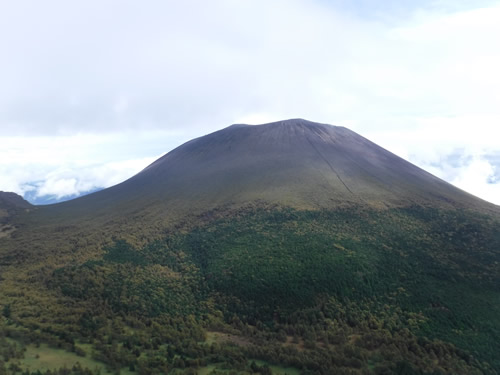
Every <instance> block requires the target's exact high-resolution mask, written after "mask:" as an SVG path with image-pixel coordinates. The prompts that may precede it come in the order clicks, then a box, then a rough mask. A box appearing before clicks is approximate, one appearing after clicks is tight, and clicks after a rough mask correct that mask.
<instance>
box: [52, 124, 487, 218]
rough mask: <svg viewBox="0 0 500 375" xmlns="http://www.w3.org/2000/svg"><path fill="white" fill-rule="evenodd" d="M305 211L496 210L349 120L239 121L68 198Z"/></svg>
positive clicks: (97, 204)
mask: <svg viewBox="0 0 500 375" xmlns="http://www.w3.org/2000/svg"><path fill="white" fill-rule="evenodd" d="M256 201H258V202H265V203H268V204H279V205H284V206H289V207H294V208H298V209H324V208H327V209H330V208H335V207H342V206H345V205H361V206H367V207H372V208H373V207H376V208H388V207H403V206H411V205H420V206H439V207H449V208H457V207H461V208H473V209H478V210H484V209H486V210H496V208H495V207H494V206H493V205H489V204H487V203H486V202H484V201H482V200H480V199H478V198H476V197H473V196H472V195H470V194H467V193H465V192H463V191H461V190H459V189H457V188H456V187H454V186H452V185H450V184H448V183H446V182H444V181H442V180H440V179H439V178H437V177H435V176H432V175H431V174H429V173H427V172H425V171H424V170H422V169H420V168H418V167H416V166H415V165H413V164H411V163H409V162H407V161H405V160H403V159H401V158H400V157H398V156H396V155H394V154H392V153H390V152H389V151H387V150H385V149H383V148H381V147H379V146H377V145H376V144H374V143H373V142H370V141H369V140H367V139H366V138H363V137H362V136H360V135H359V134H356V133H355V132H353V131H351V130H349V129H347V128H345V127H340V126H332V125H327V124H321V123H316V122H312V121H308V120H304V119H300V118H298V119H289V120H283V121H276V122H272V123H267V124H262V125H245V124H234V125H231V126H229V127H227V128H224V129H222V130H219V131H216V132H214V133H211V134H208V135H205V136H202V137H199V138H196V139H193V140H191V141H189V142H186V143H184V144H183V145H181V146H179V147H177V148H176V149H174V150H172V151H170V152H169V153H167V154H166V155H165V156H163V157H161V158H160V159H158V160H156V161H155V162H154V163H152V164H151V165H149V166H148V167H147V168H145V169H144V170H143V171H142V172H140V173H139V174H137V175H136V176H134V177H132V178H131V179H129V180H127V181H125V182H123V183H122V184H119V185H117V186H114V187H112V188H109V189H105V190H103V191H100V192H98V193H95V194H90V195H88V196H86V197H82V198H79V199H77V200H75V201H73V202H68V203H63V204H62V205H63V206H62V207H68V209H70V208H71V206H73V205H81V206H82V208H83V209H85V210H91V209H94V210H95V211H100V210H105V209H106V210H109V209H110V207H111V208H113V207H119V208H120V210H124V212H127V211H131V212H132V211H133V212H139V211H148V210H149V209H150V208H151V207H154V210H157V211H161V212H163V213H162V215H165V216H166V217H180V216H182V215H185V214H186V212H189V213H193V214H196V213H198V214H200V213H203V212H205V211H207V210H211V209H213V208H216V207H221V206H222V207H227V206H241V205H246V204H250V203H252V202H256Z"/></svg>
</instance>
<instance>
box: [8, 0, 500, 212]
mask: <svg viewBox="0 0 500 375" xmlns="http://www.w3.org/2000/svg"><path fill="white" fill-rule="evenodd" d="M499 20H500V2H499V1H482V0H474V1H470V0H454V1H448V0H441V1H431V0H423V1H409V0H400V1H392V0H391V1H375V0H373V1H370V0H344V1H342V0H334V1H331V0H316V1H314V0H308V1H300V0H265V1H264V0H234V1H231V0H211V1H203V0H199V1H192V0H187V1H168V0H166V1H160V0H158V1H154V0H143V1H127V0H116V1H112V0H99V1H94V0H85V1H83V0H82V1H76V0H75V1H67V0H60V1H53V0H44V1H38V0H32V1H26V0H16V1H10V0H0V53H1V55H0V57H1V58H0V145H1V146H0V190H3V191H15V192H17V193H20V194H27V193H30V194H31V195H32V196H37V195H38V196H45V195H53V196H56V197H58V198H64V197H68V196H72V195H77V194H80V193H83V192H85V191H89V190H92V189H95V188H98V187H108V186H111V185H113V184H116V183H118V182H121V181H123V180H124V179H126V178H128V177H130V176H132V175H133V174H135V173H137V172H138V171H140V170H141V169H142V168H144V167H145V166H146V165H148V164H149V163H150V162H152V161H154V160H155V159H156V158H157V157H159V156H161V155H162V154H164V153H165V152H167V151H170V150H171V149H173V148H174V147H176V146H178V145H179V144H181V143H182V142H184V141H187V140H189V139H191V138H193V137H197V136H201V135H204V134H207V133H209V132H212V131H215V130H218V129H220V128H223V127H226V126H229V125H231V124H233V123H242V122H243V123H250V124H259V123H264V122H269V121H275V120H280V119H287V118H295V117H300V118H305V119H308V120H311V121H317V122H324V123H329V124H333V125H343V126H346V127H349V128H350V129H352V130H354V131H356V132H357V133H359V134H361V135H363V136H365V137H367V138H369V139H371V140H372V141H374V142H376V143H377V144H379V145H381V146H383V147H385V148H387V149H389V150H390V151H392V152H394V153H396V154H397V155H399V156H401V157H403V158H405V159H407V160H409V161H411V162H413V163H415V164H417V165H418V166H420V167H422V168H424V169H426V170H428V171H429V172H431V173H433V174H435V175H437V176H438V177H441V178H443V179H445V180H447V181H449V182H451V183H453V184H455V185H456V186H458V187H460V188H462V189H464V190H466V191H468V192H470V193H472V194H475V195H477V196H479V197H482V198H483V199H486V200H489V201H491V202H494V203H496V204H500V69H499V67H500V48H499V40H500V22H499Z"/></svg>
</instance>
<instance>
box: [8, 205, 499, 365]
mask: <svg viewBox="0 0 500 375" xmlns="http://www.w3.org/2000/svg"><path fill="white" fill-rule="evenodd" d="M205 216H206V217H208V219H207V218H205V219H204V220H199V221H198V224H196V225H195V224H185V225H183V226H182V227H178V228H175V230H171V231H168V232H165V233H164V234H163V235H162V236H160V237H159V239H157V240H155V241H153V242H151V243H149V244H147V245H145V246H137V245H134V244H131V243H130V242H127V241H126V240H124V239H121V238H115V239H114V241H113V242H112V243H110V244H109V245H107V246H105V247H104V248H103V249H102V251H101V253H100V255H97V256H93V257H92V258H91V259H86V260H81V261H75V262H73V264H70V265H65V266H62V267H54V268H53V269H51V268H50V267H46V266H44V267H42V268H39V269H34V270H32V271H31V273H30V275H31V278H32V280H31V281H33V280H38V281H40V283H39V285H40V286H39V289H38V290H36V292H35V293H34V292H30V291H29V290H28V286H27V284H26V283H25V284H22V283H21V284H19V282H18V283H17V284H16V283H14V282H12V283H7V282H4V283H3V284H2V285H3V290H2V294H3V296H2V300H1V302H0V303H1V305H2V306H1V312H2V314H1V318H0V324H1V327H2V329H1V331H0V374H10V373H23V374H38V373H46V374H91V373H99V372H100V373H107V372H112V373H120V372H122V373H138V374H157V373H158V374H159V373H173V374H196V373H199V374H208V373H213V374H216V373H224V374H250V373H261V374H269V373H277V374H278V373H283V374H284V373H295V374H337V373H338V374H371V373H373V374H389V373H400V374H452V373H453V374H482V373H485V374H496V373H498V372H500V359H499V358H498V353H499V352H500V299H499V294H498V291H499V290H500V288H499V287H500V272H499V271H500V270H499V267H500V264H499V261H500V252H499V249H500V233H499V231H498V225H499V223H498V222H497V221H495V220H493V219H492V218H491V217H489V216H483V215H480V214H477V213H471V212H467V211H460V210H453V211H451V210H450V211H443V210H436V209H432V208H422V207H417V206H415V207H411V208H401V209H397V208H394V209H390V210H385V211H381V210H372V209H359V210H353V209H345V210H342V209H338V210H324V211H321V210H320V211H299V210H294V209H288V208H280V207H276V206H274V207H268V208H266V207H260V208H250V207H249V208H244V209H239V210H232V211H228V212H222V213H221V212H218V213H217V214H215V215H205ZM19 285H24V286H22V287H19ZM21 295H22V296H24V298H20V296H21ZM34 348H45V350H50V348H52V350H63V351H64V352H65V353H68V355H70V354H71V355H74V356H75V358H76V357H78V358H81V360H80V361H78V365H72V366H68V367H64V366H63V367H61V368H58V369H57V368H52V369H43V368H42V369H40V368H36V367H37V366H36V363H37V362H36V360H33V362H32V363H33V367H32V369H30V368H29V366H27V365H26V363H27V362H26V356H27V354H26V353H29V352H30V350H31V351H35V352H36V349H34ZM82 363H84V364H85V363H87V366H84V365H82ZM287 371H288V372H287Z"/></svg>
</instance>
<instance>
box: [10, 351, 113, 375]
mask: <svg viewBox="0 0 500 375" xmlns="http://www.w3.org/2000/svg"><path fill="white" fill-rule="evenodd" d="M12 363H14V364H17V365H18V366H19V367H20V368H21V369H22V370H23V371H25V370H29V371H37V370H40V371H41V372H44V371H47V370H51V371H52V370H56V369H60V368H64V367H66V368H68V369H70V368H72V367H73V366H74V365H76V364H77V363H80V365H81V366H82V367H83V368H85V367H87V368H89V369H91V370H99V369H100V371H101V373H102V374H106V373H108V372H107V371H106V370H105V365H104V364H103V363H101V362H97V361H95V360H93V359H91V358H88V357H80V356H78V355H76V354H75V353H70V352H67V351H65V350H62V349H54V348H51V347H49V346H47V345H45V344H42V345H40V346H39V347H36V346H35V345H27V346H26V352H25V353H24V358H22V359H11V360H10V361H9V362H7V365H8V366H10V364H12Z"/></svg>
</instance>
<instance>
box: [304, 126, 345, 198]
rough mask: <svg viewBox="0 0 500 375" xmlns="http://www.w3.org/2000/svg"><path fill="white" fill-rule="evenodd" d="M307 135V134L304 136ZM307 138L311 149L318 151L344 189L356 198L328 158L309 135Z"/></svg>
mask: <svg viewBox="0 0 500 375" xmlns="http://www.w3.org/2000/svg"><path fill="white" fill-rule="evenodd" d="M304 135H305V134H304ZM305 136H306V139H307V142H309V144H310V145H311V147H312V148H313V149H314V151H316V153H317V154H318V155H319V156H320V157H321V159H323V160H324V161H325V163H326V164H327V165H328V166H329V167H330V169H331V170H332V172H333V173H334V174H335V176H337V178H338V179H339V181H340V182H342V185H344V187H345V188H346V189H347V191H348V192H349V193H351V194H352V195H354V196H355V194H354V193H353V192H352V190H351V189H349V187H348V186H347V185H346V184H345V182H344V180H342V178H340V176H339V174H338V173H337V171H336V170H335V168H333V165H332V164H331V163H330V162H329V161H328V159H327V158H325V156H324V155H323V154H322V153H321V152H320V151H319V150H318V148H317V147H316V146H315V145H314V143H312V142H311V140H310V139H309V137H308V136H307V135H305Z"/></svg>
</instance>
